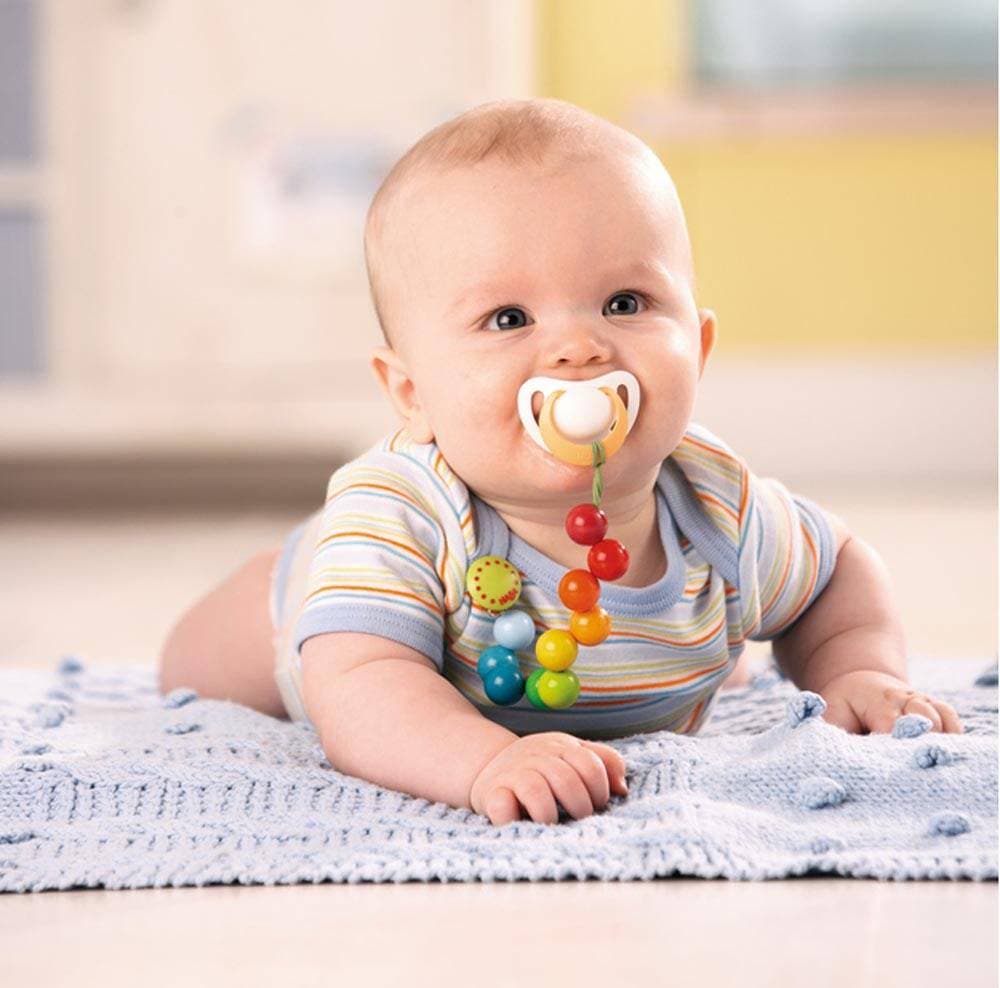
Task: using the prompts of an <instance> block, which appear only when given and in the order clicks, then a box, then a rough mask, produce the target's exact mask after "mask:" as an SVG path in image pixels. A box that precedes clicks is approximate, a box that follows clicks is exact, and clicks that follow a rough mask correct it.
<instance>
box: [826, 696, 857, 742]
mask: <svg viewBox="0 0 1000 988" xmlns="http://www.w3.org/2000/svg"><path fill="white" fill-rule="evenodd" d="M823 720H825V721H826V722H827V723H828V724H833V726H834V727H842V728H843V729H844V730H845V731H847V732H848V733H850V734H860V733H861V721H860V720H858V715H857V714H856V713H855V712H854V709H853V707H851V705H850V704H849V703H848V702H847V700H845V699H844V698H843V697H842V696H835V697H831V698H830V699H828V700H827V701H826V710H825V711H824V712H823Z"/></svg>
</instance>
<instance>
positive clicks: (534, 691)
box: [524, 669, 549, 710]
mask: <svg viewBox="0 0 1000 988" xmlns="http://www.w3.org/2000/svg"><path fill="white" fill-rule="evenodd" d="M547 671H548V670H547V669H536V670H535V671H534V672H533V673H532V674H531V675H530V676H529V677H528V678H527V679H526V680H525V682H524V695H525V696H526V697H527V698H528V701H529V702H530V703H531V705H532V706H533V707H537V708H538V709H539V710H548V709H549V708H548V707H547V706H546V704H545V701H544V700H542V698H541V697H540V696H539V695H538V680H539V679H541V677H542V675H543V674H544V673H546V672H547Z"/></svg>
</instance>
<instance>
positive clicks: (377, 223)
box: [365, 98, 651, 346]
mask: <svg viewBox="0 0 1000 988" xmlns="http://www.w3.org/2000/svg"><path fill="white" fill-rule="evenodd" d="M611 135H614V136H616V137H617V138H618V139H619V140H621V139H623V138H625V139H627V140H628V141H629V142H630V143H634V144H635V145H636V146H642V147H645V145H643V144H642V142H641V141H640V140H639V139H638V138H637V137H636V136H635V135H634V134H630V133H629V132H628V131H626V130H623V129H622V128H621V127H618V126H616V125H615V124H612V123H611V122H610V121H608V120H605V119H604V118H602V117H598V116H596V115H595V114H593V113H590V112H588V111H587V110H584V109H582V108H581V107H579V106H575V105H574V104H572V103H567V102H565V101H564V100H559V99H550V98H536V99H501V100H494V101H492V102H489V103H482V104H480V105H479V106H475V107H473V108H472V109H471V110H467V111H465V112H464V113H462V114H459V116H457V117H453V118H452V119H450V120H446V121H445V122H444V123H442V124H439V125H438V126H437V127H435V128H434V129H433V130H430V131H428V132H427V133H426V134H424V136H423V137H421V138H420V140H418V141H417V142H416V144H414V145H413V146H412V147H411V148H410V149H409V150H408V151H407V152H406V153H405V154H404V155H403V156H402V157H401V158H400V159H399V161H397V162H396V164H395V165H394V166H393V167H392V170H391V171H390V172H389V174H388V175H387V176H386V177H385V179H384V180H383V181H382V184H381V185H380V186H379V188H378V190H377V191H376V193H375V195H374V197H373V198H372V201H371V205H370V206H369V207H368V216H367V219H366V222H365V267H366V269H367V271H368V287H369V290H370V292H371V298H372V304H373V305H374V307H375V315H376V317H377V318H378V323H379V327H380V328H381V330H382V336H383V338H384V339H385V341H386V343H387V344H388V345H390V346H392V340H391V328H390V326H389V324H388V319H387V317H386V309H385V304H384V301H383V300H384V298H385V275H386V272H385V261H386V257H387V253H386V251H385V238H386V216H387V213H388V211H389V206H390V204H391V203H392V202H393V200H394V199H395V198H396V197H397V196H398V194H399V192H400V190H401V189H403V188H404V187H405V186H406V184H407V182H408V180H409V179H410V178H412V177H413V176H414V175H416V174H417V173H419V172H421V171H424V170H426V169H431V170H437V171H447V170H449V169H451V168H456V167H462V166H467V165H475V164H478V163H479V162H481V161H486V160H488V159H500V160H502V161H504V162H507V163H509V164H512V165H519V164H534V165H540V164H543V163H544V162H545V161H546V160H547V159H549V158H550V157H551V156H552V155H553V153H555V154H557V155H558V156H559V157H560V158H561V159H572V158H578V157H579V158H585V157H588V156H590V155H592V154H594V153H595V152H597V151H599V150H600V149H601V148H602V147H605V148H606V147H607V143H608V139H609V136H611ZM647 150H648V148H647ZM650 153H651V152H650Z"/></svg>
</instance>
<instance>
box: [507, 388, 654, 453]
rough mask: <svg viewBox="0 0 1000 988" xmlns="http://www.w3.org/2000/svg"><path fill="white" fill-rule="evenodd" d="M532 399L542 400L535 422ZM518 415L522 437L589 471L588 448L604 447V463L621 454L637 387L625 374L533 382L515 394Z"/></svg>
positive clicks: (632, 420) (634, 408) (636, 399)
mask: <svg viewBox="0 0 1000 988" xmlns="http://www.w3.org/2000/svg"><path fill="white" fill-rule="evenodd" d="M620 387H624V388H625V393H626V395H627V404H626V402H623V401H622V399H621V397H620V395H619V393H618V389H619V388H620ZM535 394H541V396H542V408H541V412H540V413H539V416H538V421H536V420H535V415H534V411H533V409H532V399H533V398H534V396H535ZM517 410H518V414H519V416H520V418H521V423H522V424H523V426H524V429H525V431H526V432H527V433H528V435H529V436H531V438H532V439H534V440H535V442H536V443H538V445H539V446H541V447H542V449H544V450H546V451H548V452H549V453H551V454H552V455H553V456H555V457H557V458H558V459H560V460H562V461H564V462H566V463H574V464H578V465H580V466H588V465H590V464H591V463H592V462H593V450H592V449H591V443H594V442H602V443H603V444H604V446H605V455H606V456H608V457H610V456H612V455H613V454H614V453H616V452H617V451H618V449H620V448H621V445H622V443H623V442H624V441H625V436H626V435H627V434H628V432H629V431H630V430H631V428H632V426H633V425H634V424H635V420H636V416H637V415H638V413H639V382H638V380H636V377H635V375H634V374H632V373H630V372H629V371H625V370H617V371H610V372H609V373H607V374H602V375H601V376H600V377H594V378H591V379H590V380H587V381H567V380H562V379H560V378H557V377H532V378H529V379H528V380H527V381H525V382H524V383H523V384H522V385H521V387H520V388H519V389H518V392H517Z"/></svg>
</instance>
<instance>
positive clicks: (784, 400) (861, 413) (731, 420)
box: [695, 354, 997, 488]
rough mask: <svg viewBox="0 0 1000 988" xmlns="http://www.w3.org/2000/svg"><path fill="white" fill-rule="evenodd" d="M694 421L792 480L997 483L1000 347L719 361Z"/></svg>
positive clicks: (709, 373) (755, 465)
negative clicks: (955, 352) (955, 353)
mask: <svg viewBox="0 0 1000 988" xmlns="http://www.w3.org/2000/svg"><path fill="white" fill-rule="evenodd" d="M695 418H696V420H697V421H698V422H700V423H701V424H703V425H704V426H705V427H706V428H708V429H710V430H712V431H713V432H715V433H716V434H717V435H718V436H719V437H720V438H722V439H724V440H725V441H726V442H727V443H729V445H730V446H732V447H733V449H735V450H736V451H737V452H739V453H740V454H741V455H742V456H744V457H745V458H746V460H747V461H748V463H750V465H751V469H753V470H754V472H755V473H757V474H760V475H762V476H776V477H779V478H781V479H782V480H785V479H786V478H787V482H788V483H789V484H793V483H795V484H802V483H807V484H810V485H811V484H812V483H813V482H821V483H823V484H837V485H840V484H843V485H845V486H848V485H849V486H868V487H885V488H905V487H908V486H910V485H914V484H919V485H921V486H922V487H924V488H928V487H934V488H942V487H954V486H976V487H979V488H982V487H984V486H993V485H995V483H996V469H997V369H996V361H995V358H994V356H993V355H992V354H981V355H974V356H971V357H949V358H938V357H935V358H915V357H911V358H906V359H902V358H899V357H891V356H885V357H879V358H872V359H870V360H865V361H862V360H858V359H856V358H851V359H847V358H837V359H834V358H830V357H828V356H822V355H815V356H812V355H810V356H804V357H799V358H796V359H795V360H783V361H780V362H779V361H775V360H770V359H769V360H767V361H763V360H751V359H746V358H733V357H731V358H728V359H725V360H722V359H720V360H718V361H713V360H710V361H709V363H708V364H707V365H706V368H705V374H704V376H703V378H702V383H701V390H700V392H699V395H698V401H697V404H696V407H695Z"/></svg>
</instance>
